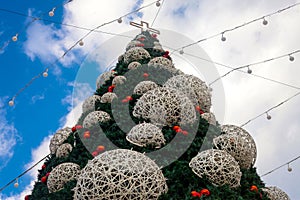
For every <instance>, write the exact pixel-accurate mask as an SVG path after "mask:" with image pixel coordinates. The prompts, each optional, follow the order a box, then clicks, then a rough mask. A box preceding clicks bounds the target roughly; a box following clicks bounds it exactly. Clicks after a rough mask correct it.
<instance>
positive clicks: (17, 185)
mask: <svg viewBox="0 0 300 200" xmlns="http://www.w3.org/2000/svg"><path fill="white" fill-rule="evenodd" d="M14 187H15V188H18V187H19V183H18V179H17V178H16V182H15V184H14Z"/></svg>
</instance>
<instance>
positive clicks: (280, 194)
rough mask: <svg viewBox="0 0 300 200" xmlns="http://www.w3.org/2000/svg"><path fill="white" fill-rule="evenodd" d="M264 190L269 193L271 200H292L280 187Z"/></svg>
mask: <svg viewBox="0 0 300 200" xmlns="http://www.w3.org/2000/svg"><path fill="white" fill-rule="evenodd" d="M262 190H263V191H264V192H265V193H267V196H268V197H269V199H270V200H279V199H280V200H290V197H289V196H288V195H287V194H286V193H285V192H284V191H282V190H281V189H279V188H278V187H275V186H271V187H266V188H262Z"/></svg>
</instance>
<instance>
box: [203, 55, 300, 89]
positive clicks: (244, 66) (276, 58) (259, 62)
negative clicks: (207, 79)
mask: <svg viewBox="0 0 300 200" xmlns="http://www.w3.org/2000/svg"><path fill="white" fill-rule="evenodd" d="M299 52H300V49H299V50H296V51H293V52H291V53H288V54H283V55H280V56H277V57H273V58H269V59H266V60H263V61H258V62H255V63H251V64H247V65H242V66H240V67H237V68H234V69H232V70H230V71H229V72H227V73H225V74H224V75H222V76H220V77H219V78H217V79H215V80H214V81H212V82H211V83H210V84H209V85H210V86H211V85H212V84H214V83H215V82H217V81H219V80H220V79H222V78H224V77H225V76H227V75H229V74H230V73H232V72H234V71H237V70H241V69H243V68H248V71H247V73H249V74H251V73H252V70H251V71H249V70H250V69H249V67H250V66H254V65H259V64H263V63H267V62H270V61H273V60H278V59H280V58H283V57H287V56H288V57H289V56H290V55H292V54H297V53H299Z"/></svg>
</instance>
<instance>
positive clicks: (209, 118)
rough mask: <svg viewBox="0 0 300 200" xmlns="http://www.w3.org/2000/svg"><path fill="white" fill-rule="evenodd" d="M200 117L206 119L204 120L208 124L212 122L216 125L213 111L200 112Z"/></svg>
mask: <svg viewBox="0 0 300 200" xmlns="http://www.w3.org/2000/svg"><path fill="white" fill-rule="evenodd" d="M201 117H202V118H203V119H206V121H207V122H208V123H209V124H212V125H215V126H216V125H217V120H216V117H215V115H214V114H213V113H211V112H208V113H203V114H201Z"/></svg>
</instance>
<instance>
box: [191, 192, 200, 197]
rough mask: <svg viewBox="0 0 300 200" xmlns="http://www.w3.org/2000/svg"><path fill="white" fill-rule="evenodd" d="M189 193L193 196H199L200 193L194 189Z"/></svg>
mask: <svg viewBox="0 0 300 200" xmlns="http://www.w3.org/2000/svg"><path fill="white" fill-rule="evenodd" d="M191 195H192V196H193V197H201V194H200V193H199V192H196V191H192V192H191Z"/></svg>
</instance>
